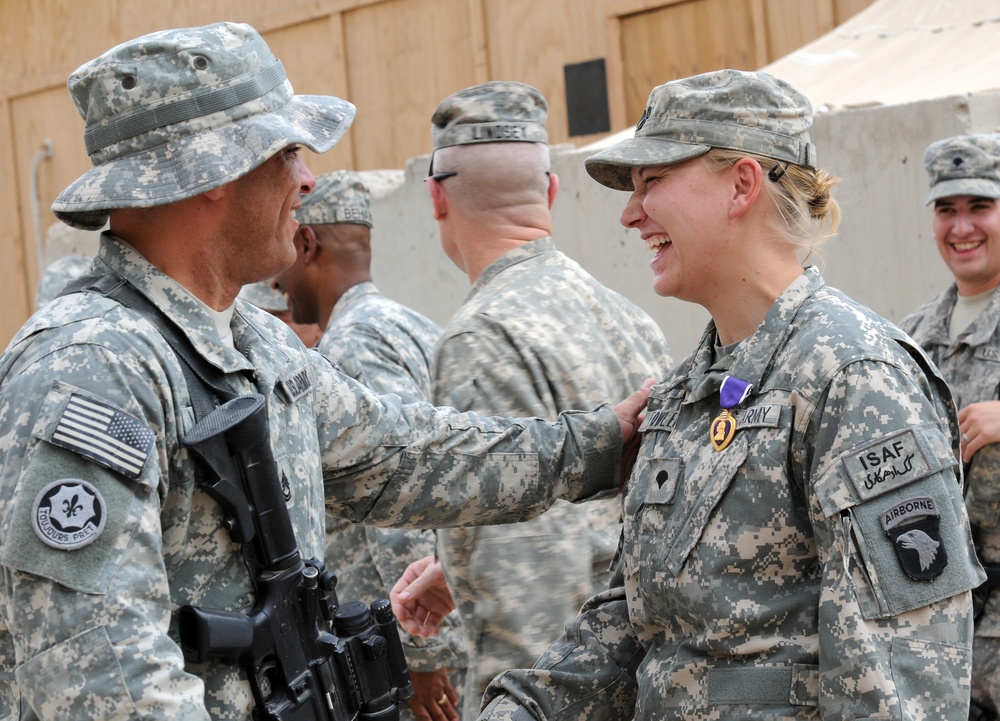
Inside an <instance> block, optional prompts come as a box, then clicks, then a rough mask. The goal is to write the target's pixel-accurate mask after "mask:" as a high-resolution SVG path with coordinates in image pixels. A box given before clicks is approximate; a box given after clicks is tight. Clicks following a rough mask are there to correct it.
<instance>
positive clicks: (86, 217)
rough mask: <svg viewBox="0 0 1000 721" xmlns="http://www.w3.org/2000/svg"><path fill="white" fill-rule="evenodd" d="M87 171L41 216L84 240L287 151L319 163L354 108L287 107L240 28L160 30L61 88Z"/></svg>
mask: <svg viewBox="0 0 1000 721" xmlns="http://www.w3.org/2000/svg"><path fill="white" fill-rule="evenodd" d="M67 85H68V87H69V91H70V94H71V95H72V97H73V102H74V103H75V104H76V107H77V110H78V111H79V112H80V115H81V116H82V117H83V119H84V121H85V122H86V129H85V131H84V141H85V143H86V146H87V153H88V154H89V155H90V160H91V162H92V163H93V165H94V167H93V168H92V169H91V170H89V171H88V172H86V173H84V175H83V176H81V177H80V178H78V179H77V180H76V181H75V182H73V183H72V184H71V185H70V186H69V187H68V188H66V189H65V190H64V191H63V192H62V193H61V194H60V195H59V197H58V198H56V200H55V202H54V203H53V204H52V211H53V212H54V213H55V215H56V217H57V218H59V219H60V220H62V221H63V222H64V223H67V224H69V225H72V226H75V227H78V228H85V229H93V228H98V227H100V226H101V225H103V224H104V222H105V221H106V220H107V217H108V210H110V209H113V208H143V207H151V206H156V205H164V204H167V203H172V202H175V201H178V200H183V199H185V198H190V197H192V196H195V195H198V194H199V193H203V192H205V191H207V190H211V189H212V188H216V187H218V186H220V185H223V184H225V183H228V182H230V181H232V180H235V179H236V178H239V177H241V176H243V175H246V174H247V173H249V172H250V171H251V170H253V169H254V168H256V167H257V166H259V165H260V164H261V163H263V162H264V161H265V160H267V159H268V158H270V157H271V156H272V155H274V154H275V153H276V152H278V151H279V150H281V149H282V148H285V147H288V146H289V145H299V144H301V145H305V146H306V147H308V148H310V149H311V150H313V151H315V152H317V153H322V152H325V151H327V150H329V149H330V148H332V147H333V145H334V144H335V143H336V142H337V141H338V140H339V139H340V138H341V137H342V136H343V135H344V133H345V132H347V129H348V128H349V127H350V125H351V121H352V120H353V119H354V106H353V105H351V104H350V103H349V102H347V101H345V100H341V99H340V98H336V97H332V96H324V95H293V94H292V86H291V83H289V81H288V78H287V77H286V76H285V70H284V67H283V66H282V64H281V62H280V61H279V60H277V59H276V58H275V57H274V55H272V54H271V51H270V50H269V49H268V47H267V44H266V43H265V42H264V40H263V38H261V36H260V34H258V33H257V31H256V30H254V29H253V28H252V27H250V26H249V25H243V24H236V23H216V24H213V25H207V26H204V27H198V28H183V29H176V30H164V31H160V32H155V33H152V34H150V35H145V36H143V37H140V38H138V39H136V40H131V41H129V42H126V43H123V44H121V45H118V46H117V47H114V48H112V49H111V50H108V51H107V52H106V53H104V54H103V55H101V56H100V57H98V58H96V59H95V60H92V61H90V62H88V63H86V64H84V65H82V66H81V67H80V68H79V69H77V70H76V71H75V72H74V73H73V74H72V75H70V76H69V79H68V81H67Z"/></svg>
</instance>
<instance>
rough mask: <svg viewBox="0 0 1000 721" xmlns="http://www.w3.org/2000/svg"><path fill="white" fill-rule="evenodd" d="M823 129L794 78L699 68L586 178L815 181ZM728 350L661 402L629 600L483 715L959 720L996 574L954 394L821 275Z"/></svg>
mask: <svg viewBox="0 0 1000 721" xmlns="http://www.w3.org/2000/svg"><path fill="white" fill-rule="evenodd" d="M811 122H812V117H811V107H810V105H809V102H808V99H806V98H805V97H804V96H802V95H801V94H800V93H798V91H796V90H795V89H794V88H792V87H791V86H789V85H788V84H787V83H785V82H784V81H781V80H780V79H778V78H774V77H773V76H770V75H768V74H767V73H745V72H740V71H735V70H722V71H717V72H712V73H704V74H702V75H698V76H694V77H691V78H685V79H683V80H678V81H673V82H670V83H666V84H665V85H661V86H659V87H657V88H655V89H654V90H653V91H652V93H651V94H650V98H649V102H648V103H647V107H646V111H645V112H644V113H643V116H642V119H641V120H640V122H639V124H638V125H637V126H636V132H635V136H634V138H630V139H627V140H624V141H622V142H620V143H616V144H615V145H614V146H612V147H610V148H608V149H606V150H602V151H601V152H599V153H597V154H596V155H594V156H591V157H590V158H587V160H586V161H585V163H586V167H587V170H588V172H589V173H590V175H591V176H592V177H594V178H595V179H596V180H597V181H598V182H600V183H602V184H604V185H606V186H608V187H611V188H614V189H618V190H632V189H634V188H633V185H632V177H631V169H633V168H636V167H658V166H661V165H670V164H673V163H676V162H681V161H683V160H686V159H689V158H694V157H698V156H699V155H702V154H705V153H707V152H708V151H709V150H710V149H711V148H712V147H723V148H732V149H736V150H741V151H745V152H748V153H751V152H752V153H756V154H759V155H763V156H765V157H771V158H774V159H776V160H779V161H783V162H788V163H796V164H799V165H804V166H807V167H815V166H814V163H815V148H814V147H813V146H812V144H811V143H809V141H808V134H807V130H808V128H809V126H810V125H811ZM718 343H719V340H718V335H717V331H716V329H715V326H714V322H712V323H709V325H708V328H707V330H706V332H705V334H704V335H703V336H702V339H701V341H700V343H699V344H698V347H697V348H696V350H695V351H694V353H692V354H691V355H690V356H688V358H686V359H685V360H684V361H682V362H681V364H680V365H679V366H678V367H677V368H675V369H674V370H673V371H671V373H670V374H669V375H668V376H667V378H666V379H665V380H664V381H663V382H662V383H659V384H658V385H656V386H654V388H653V389H652V391H651V394H650V398H649V403H648V407H647V415H646V419H645V421H644V422H643V425H642V427H641V428H640V432H642V434H643V435H642V443H641V446H640V449H639V454H638V458H637V460H636V463H635V466H634V468H633V471H632V475H631V478H630V479H629V481H628V483H627V484H626V487H625V491H624V493H625V498H624V533H623V536H622V545H621V547H620V550H619V554H618V556H617V559H616V563H615V578H614V579H613V581H612V584H611V588H610V589H609V590H608V591H607V592H606V593H604V594H600V595H598V596H595V597H594V598H592V599H591V600H590V601H588V603H587V605H586V606H585V607H584V610H583V612H582V613H581V614H580V616H579V617H578V618H577V619H575V620H574V621H573V622H572V623H571V624H568V625H567V628H566V633H565V635H564V636H563V637H562V639H560V640H559V641H557V642H556V643H555V644H553V645H552V646H551V647H550V648H549V650H548V651H547V652H546V653H545V655H544V656H543V657H542V658H541V659H539V660H538V662H537V663H536V664H535V666H534V667H533V668H532V669H531V670H517V671H508V672H507V673H505V674H503V675H502V676H500V677H499V678H498V679H496V680H495V681H494V682H493V684H491V686H490V688H489V690H488V691H487V702H488V706H487V708H486V709H485V710H484V713H483V718H489V719H512V720H515V721H525V720H526V719H531V718H536V719H550V720H551V719H579V718H587V719H609V720H621V721H625V720H626V719H637V720H639V721H652V720H653V719H664V718H677V719H685V721H714V720H716V719H753V721H763V720H769V721H778V719H781V720H782V721H785V720H787V719H792V718H795V719H823V720H824V721H829V720H833V719H837V720H842V721H848V720H850V719H867V718H895V719H900V718H901V719H918V718H921V719H931V718H933V719H949V720H951V721H964V720H965V719H966V715H967V713H968V704H969V687H970V679H969V667H970V662H971V640H972V638H971V637H972V619H971V604H970V597H969V594H968V593H967V591H968V590H969V589H971V588H973V587H975V586H976V585H978V584H979V583H980V582H981V581H982V579H983V576H984V574H983V572H982V569H981V567H980V566H979V564H978V563H977V561H976V559H975V554H974V552H973V549H972V545H971V533H970V530H969V525H968V519H967V516H966V513H965V507H964V504H963V503H962V492H961V486H960V480H959V479H960V474H959V472H958V458H959V456H958V422H957V417H956V414H955V410H954V405H953V403H952V401H951V397H950V395H949V392H948V389H947V386H946V385H945V383H944V381H943V380H942V379H941V378H940V376H939V374H938V373H937V371H936V369H935V368H934V367H933V365H932V364H931V363H930V362H929V360H928V359H927V358H926V356H924V355H923V353H922V351H921V350H920V349H919V348H918V347H917V346H916V345H915V344H913V343H912V341H910V340H909V338H907V337H906V336H905V335H904V334H903V333H902V332H900V331H899V330H898V329H897V328H895V327H893V326H892V325H890V324H889V323H888V322H886V321H885V320H883V319H882V318H880V317H879V316H877V315H876V314H874V313H872V312H871V311H870V310H868V309H866V308H864V307H862V306H860V305H858V304H857V303H855V302H854V301H852V300H850V299H849V298H847V297H845V296H844V295H843V294H841V293H839V292H838V291H836V290H834V289H832V288H828V287H827V286H826V285H825V284H824V282H823V280H822V278H821V276H820V274H819V273H818V272H817V271H816V270H815V269H807V270H806V271H805V272H804V273H803V274H802V275H800V276H799V277H798V278H797V279H796V280H795V281H794V282H793V283H792V284H791V285H790V286H789V287H788V288H787V289H786V290H785V291H784V292H783V293H782V294H781V295H780V296H779V297H778V299H777V300H776V301H775V303H774V304H773V305H772V306H771V308H770V309H769V311H768V313H767V314H766V316H765V318H764V320H763V322H762V323H761V325H760V326H759V327H758V328H757V330H756V332H755V333H754V334H753V335H751V336H749V337H748V338H745V339H743V340H742V341H740V342H739V343H736V344H733V345H732V346H730V347H728V348H719V347H718ZM741 381H742V383H741ZM744 383H745V384H746V385H745V386H744V385H743V384H744ZM724 384H727V385H724ZM727 386H728V388H727ZM734 386H735V392H733V388H734ZM724 408H725V409H728V410H727V411H726V413H725V414H723V410H724ZM730 413H732V414H734V416H735V417H731V416H730V415H729V414H730ZM727 443H728V445H727ZM717 448H718V450H717Z"/></svg>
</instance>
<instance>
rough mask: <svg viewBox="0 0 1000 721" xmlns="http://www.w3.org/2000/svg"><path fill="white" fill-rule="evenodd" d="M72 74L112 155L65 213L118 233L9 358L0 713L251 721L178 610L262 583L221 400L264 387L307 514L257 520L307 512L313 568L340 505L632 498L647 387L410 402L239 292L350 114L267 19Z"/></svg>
mask: <svg viewBox="0 0 1000 721" xmlns="http://www.w3.org/2000/svg"><path fill="white" fill-rule="evenodd" d="M68 85H69V90H70V93H71V95H72V97H73V100H74V102H75V103H76V105H77V108H78V110H79V111H80V114H81V115H82V116H83V118H84V120H85V123H86V128H85V133H84V139H85V141H86V145H87V151H88V153H89V154H90V158H91V161H92V163H93V165H94V167H93V168H92V169H91V170H89V171H88V172H86V173H84V175H83V176H81V177H80V178H79V179H78V180H76V181H75V182H73V183H72V184H71V185H70V186H69V187H68V188H66V190H64V191H63V192H62V193H61V194H60V195H59V197H58V198H57V199H56V201H55V202H54V203H53V206H52V209H53V211H54V212H55V214H56V216H57V217H58V218H59V219H60V220H62V221H64V222H66V223H69V224H71V225H74V226H76V227H82V228H91V229H96V228H99V227H100V226H101V225H103V224H104V222H105V221H106V220H108V219H109V217H110V227H109V230H108V231H107V232H105V233H103V234H102V236H101V239H100V247H99V250H98V254H97V257H96V258H95V260H94V265H93V270H94V273H93V275H91V276H90V277H88V278H86V280H82V281H81V283H80V285H79V286H78V288H79V290H78V292H73V293H69V294H64V295H62V296H61V297H59V298H57V299H56V300H55V301H53V302H51V303H49V304H48V305H46V306H45V307H44V308H43V309H42V310H41V311H40V312H38V313H36V314H35V315H34V316H33V317H32V318H31V319H30V320H29V321H28V322H27V323H26V324H25V325H24V326H23V327H22V328H21V330H20V331H19V332H18V333H17V335H16V337H15V338H14V339H13V341H12V342H11V344H10V346H9V347H8V348H7V350H6V351H5V352H4V354H3V355H2V356H0V463H2V466H0V566H2V572H0V717H4V718H11V717H13V718H20V719H27V720H31V719H86V718H100V719H125V718H143V719H171V720H172V721H173V720H176V719H185V721H188V720H194V719H199V720H203V719H204V720H207V719H209V718H212V719H226V720H232V719H248V718H250V716H251V713H252V712H253V706H254V701H253V697H252V694H251V690H252V689H251V686H250V684H249V683H248V681H247V676H246V674H245V672H244V669H242V668H241V667H239V666H237V665H233V664H232V663H231V661H229V660H228V659H226V658H215V657H210V658H207V659H206V660H203V661H202V660H198V659H197V658H195V659H192V660H187V661H186V660H185V656H184V653H183V650H182V645H181V643H180V642H181V639H180V638H179V635H178V619H177V613H176V612H177V611H178V609H179V608H181V607H185V606H187V605H188V604H190V605H193V606H198V607H201V608H203V609H209V610H215V611H218V612H233V613H244V612H246V611H247V610H248V609H251V608H253V607H254V603H255V596H256V595H257V591H256V586H255V575H254V570H255V569H254V563H253V558H251V555H252V554H251V553H250V551H249V550H248V548H247V547H248V546H249V545H250V544H244V543H241V542H239V540H238V539H234V538H233V537H232V534H231V533H230V532H228V531H227V528H226V525H224V524H226V523H227V521H230V520H232V519H231V518H229V517H227V515H226V514H230V513H231V512H232V511H230V510H228V509H225V510H224V507H223V504H222V503H221V502H220V501H219V500H218V497H217V496H213V495H211V494H210V492H209V491H206V490H205V489H204V488H203V487H202V483H201V482H202V481H204V480H205V478H206V477H205V475H203V473H202V471H204V470H205V468H204V467H202V465H205V466H207V464H199V462H198V460H197V459H196V457H195V455H194V454H193V453H192V452H191V450H190V449H189V448H188V447H187V446H186V445H185V444H184V442H183V441H184V439H185V438H187V439H188V441H189V442H191V443H194V442H196V440H197V438H196V437H192V436H191V435H190V434H189V431H190V430H191V428H192V426H193V425H194V420H195V418H197V417H199V415H201V414H202V413H203V412H204V411H205V409H206V403H205V401H206V400H207V398H206V397H207V396H210V395H217V396H219V397H220V398H219V400H222V399H223V398H224V397H226V396H232V395H238V396H244V397H249V398H250V399H263V401H264V403H265V405H264V408H265V410H266V416H267V420H268V423H266V424H258V425H257V426H256V427H257V428H258V429H259V431H260V432H258V433H255V438H260V437H261V435H262V434H263V438H261V441H260V443H258V444H257V445H258V446H263V447H265V448H266V447H267V446H268V444H269V445H270V448H269V449H268V450H269V451H270V452H273V460H268V463H267V464H266V466H262V468H263V471H264V472H265V473H267V474H268V479H269V480H270V482H271V486H272V490H274V491H276V492H277V495H278V497H281V496H282V495H283V500H284V502H285V508H284V509H282V511H281V512H279V510H278V507H277V506H269V507H267V508H266V509H265V508H257V509H255V511H256V512H257V513H258V518H259V517H260V515H261V514H263V513H265V512H267V513H269V514H271V515H272V516H281V517H284V516H285V514H284V511H285V510H287V521H288V524H287V525H288V529H289V535H293V536H294V543H295V545H296V546H297V548H298V551H299V553H300V554H301V558H302V559H310V558H317V559H318V558H321V557H322V553H323V534H324V509H325V510H326V511H327V512H332V513H335V514H338V515H342V516H345V517H347V518H350V519H352V520H357V521H365V522H369V523H373V524H379V525H390V524H404V523H405V524H411V525H417V526H422V527H437V526H441V525H444V524H455V525H458V524H463V523H483V522H499V521H502V520H514V519H518V520H519V519H521V518H523V517H525V516H530V515H533V514H537V513H540V512H541V511H543V510H544V509H545V508H547V507H548V506H549V505H550V504H551V503H552V502H553V499H554V498H556V497H564V498H573V499H586V498H589V497H592V496H594V495H599V494H602V493H612V494H613V493H614V492H616V491H617V488H618V484H619V479H618V478H616V477H615V475H616V471H618V470H620V469H619V466H620V464H621V452H622V444H623V441H628V440H630V439H631V438H632V436H633V433H634V426H635V425H636V416H637V414H638V411H639V408H640V407H641V406H642V404H643V402H644V399H645V390H644V389H643V390H640V391H637V392H636V393H634V394H633V395H632V396H630V397H629V398H628V399H627V401H625V402H623V403H620V404H619V405H618V406H617V407H616V408H611V407H608V406H602V407H600V408H597V409H596V410H594V411H591V412H587V413H575V414H563V415H562V416H561V417H560V418H559V420H558V421H557V422H553V423H548V422H544V421H540V420H538V419H525V420H516V419H490V418H482V417H478V416H475V415H473V414H461V413H458V412H456V411H454V410H453V409H438V408H435V407H433V406H431V405H429V404H410V405H404V404H402V403H401V401H400V399H399V397H398V396H393V395H387V396H379V395H376V394H374V393H372V392H371V391H369V390H368V389H366V388H365V387H364V386H362V385H361V384H359V383H357V382H355V381H353V380H352V379H350V378H347V377H346V376H344V375H343V374H341V373H339V372H337V371H336V370H335V368H334V367H333V366H332V365H331V364H330V362H329V361H327V360H326V359H324V358H323V357H322V356H321V355H319V354H317V353H315V352H313V351H309V350H307V349H306V348H305V347H303V345H302V344H301V343H300V342H299V341H298V340H297V339H296V338H295V336H294V335H293V334H292V331H291V330H290V329H289V328H288V327H287V326H286V325H285V324H283V323H282V322H280V321H279V320H277V319H276V318H274V317H273V316H272V315H270V314H268V313H266V312H264V311H262V310H260V309H258V308H255V307H253V306H252V305H250V304H248V303H245V302H243V301H240V300H237V298H236V296H237V293H238V292H239V290H240V289H241V288H242V287H243V286H245V285H247V284H249V283H254V282H257V281H260V280H263V279H265V278H270V277H272V276H274V275H275V274H276V273H277V272H279V271H280V270H282V269H283V268H285V267H287V266H288V265H289V264H291V262H292V261H293V260H294V257H295V249H294V245H293V244H292V236H293V234H294V232H295V229H296V228H297V227H298V223H297V222H296V221H295V219H294V217H293V212H294V210H295V209H296V208H298V207H299V205H300V204H301V196H302V195H303V194H307V193H309V192H310V191H311V190H312V189H313V186H314V183H315V179H314V178H313V176H312V174H311V173H310V172H309V170H308V168H307V167H306V166H305V164H304V163H303V161H302V159H301V157H300V156H299V153H298V146H299V145H300V144H301V145H305V146H307V147H309V148H311V149H312V150H314V151H316V152H324V151H326V150H329V149H330V148H331V147H332V146H333V145H334V144H335V143H336V142H337V141H338V140H339V139H340V138H341V137H342V136H343V134H344V133H345V132H346V130H347V128H348V126H349V125H350V123H351V120H352V119H353V116H354V107H353V106H352V105H351V104H350V103H348V102H346V101H344V100H341V99H339V98H336V97H330V96H302V95H294V94H293V92H292V87H291V84H290V83H289V81H288V79H287V78H286V76H285V72H284V69H283V67H282V65H281V63H280V62H279V61H278V60H277V59H276V58H275V57H274V55H273V54H272V53H271V52H270V50H269V48H268V47H267V45H266V43H265V42H264V41H263V39H262V38H261V36H260V35H259V34H258V33H257V32H256V31H255V30H254V29H253V28H251V27H250V26H248V25H243V24H234V23H216V24H213V25H208V26H205V27H199V28H186V29H178V30H167V31H161V32H156V33H152V34H150V35H146V36H143V37H141V38H138V39H136V40H132V41H129V42H126V43H123V44H122V45H119V46H117V47H115V48H112V49H111V50H109V51H107V52H106V53H104V54H103V55H101V56H100V57H98V58H96V59H95V60H93V61H91V62H88V63H86V64H84V65H83V66H81V67H80V68H79V69H78V70H77V71H75V72H74V73H73V74H72V75H71V76H70V78H69V81H68ZM168 338H169V340H168ZM188 368H190V369H192V370H190V371H189V370H186V369H188ZM193 369H197V373H195V372H194V370H193ZM198 374H201V376H200V378H199V377H197V375H198ZM208 383H211V384H212V388H213V390H212V391H211V392H210V391H209V390H207V385H208ZM249 394H253V395H249ZM208 405H209V406H210V405H211V403H210V402H209V404H208ZM619 414H620V415H619ZM265 429H269V431H265ZM265 433H266V434H265ZM254 452H255V453H258V454H261V455H263V454H262V452H261V451H259V450H258V449H254ZM268 455H270V454H268ZM275 483H277V484H278V485H280V488H273V486H274V485H275ZM275 500H276V499H275ZM244 508H245V506H244ZM228 526H229V530H230V531H231V530H232V528H233V527H234V525H233V524H232V523H229V524H228ZM241 527H245V526H241ZM269 540H274V539H263V542H264V543H266V542H268V541H269ZM333 570H336V569H333ZM303 578H305V574H303ZM325 578H328V577H325ZM286 631H287V629H284V628H282V629H280V632H281V633H283V634H284V633H286ZM312 631H313V632H315V631H316V629H315V628H313V629H312ZM298 637H300V636H299V634H294V635H292V634H289V635H287V638H288V639H292V638H298ZM314 638H315V633H314ZM189 640H190V639H189ZM317 643H318V642H317ZM185 648H186V647H185ZM265 673H266V671H265ZM292 682H293V683H297V681H295V680H294V679H293V680H292ZM324 684H325V682H324ZM297 688H298V687H297V686H296V687H295V689H297ZM293 690H294V689H293ZM259 691H260V690H259ZM264 691H266V689H264ZM328 691H329V687H328V686H326V685H325V686H324V687H321V691H320V692H319V693H317V694H316V695H315V696H314V697H316V698H323V697H328V695H327V692H328ZM260 692H261V693H263V691H260Z"/></svg>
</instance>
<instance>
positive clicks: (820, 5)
mask: <svg viewBox="0 0 1000 721" xmlns="http://www.w3.org/2000/svg"><path fill="white" fill-rule="evenodd" d="M765 1H766V5H765V14H766V16H767V28H768V32H767V40H768V49H767V50H768V51H767V55H768V57H767V61H768V62H770V61H772V60H776V59H777V58H780V57H783V56H785V55H787V54H788V53H790V52H793V51H794V50H797V49H798V48H800V47H802V46H803V45H805V44H806V43H807V42H809V41H810V40H814V39H816V38H818V37H819V36H820V35H823V34H825V33H828V32H830V31H831V30H833V28H834V25H836V22H835V20H834V9H833V0H808V1H804V0H765Z"/></svg>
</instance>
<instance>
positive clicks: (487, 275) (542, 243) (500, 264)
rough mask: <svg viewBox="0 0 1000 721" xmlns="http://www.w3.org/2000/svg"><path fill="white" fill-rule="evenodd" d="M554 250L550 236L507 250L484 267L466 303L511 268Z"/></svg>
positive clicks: (553, 243) (553, 242) (554, 244)
mask: <svg viewBox="0 0 1000 721" xmlns="http://www.w3.org/2000/svg"><path fill="white" fill-rule="evenodd" d="M555 249H556V243H555V241H554V240H553V239H552V237H551V236H546V237H544V238H538V239H536V240H531V241H528V242H527V243H523V244H521V245H519V246H518V247H516V248H514V249H513V250H508V251H507V252H506V253H504V254H503V255H501V256H500V257H499V258H497V259H496V260H494V261H493V262H492V263H490V264H489V265H488V266H487V267H486V270H484V271H483V272H482V273H481V274H480V276H479V277H478V278H476V282H475V283H473V284H472V289H471V290H470V291H469V296H468V298H466V302H468V300H469V298H472V297H473V296H474V295H476V293H478V292H479V291H480V290H482V289H483V288H484V287H485V286H486V285H488V284H489V283H490V281H492V280H493V279H494V278H496V277H497V276H498V275H500V273H502V272H504V271H505V270H507V269H508V268H510V267H511V266H514V265H517V264H518V263H523V262H524V261H526V260H530V259H532V258H535V257H537V256H539V255H542V254H543V253H551V252H552V251H554V250H555Z"/></svg>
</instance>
